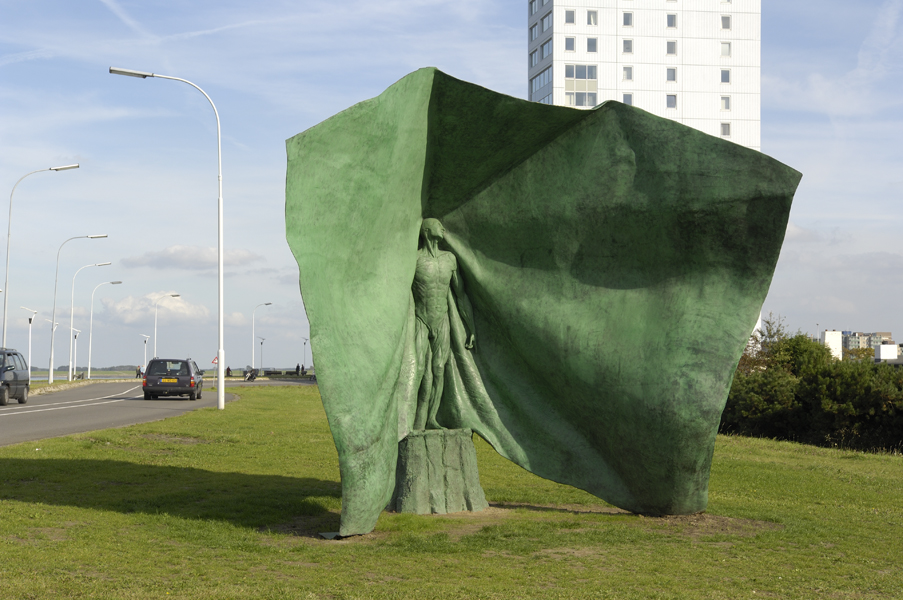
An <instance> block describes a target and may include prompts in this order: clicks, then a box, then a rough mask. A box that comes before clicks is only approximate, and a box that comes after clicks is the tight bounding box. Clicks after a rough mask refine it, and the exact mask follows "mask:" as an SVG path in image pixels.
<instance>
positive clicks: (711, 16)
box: [527, 0, 762, 150]
mask: <svg viewBox="0 0 903 600" xmlns="http://www.w3.org/2000/svg"><path fill="white" fill-rule="evenodd" d="M527 12H528V15H529V19H528V24H527V27H528V33H527V39H528V40H529V43H528V51H527V56H528V65H529V83H528V94H529V96H528V97H529V99H530V100H532V101H534V102H543V103H545V104H556V105H559V106H574V107H578V108H580V107H585V108H592V107H593V106H595V105H597V104H601V103H602V102H605V101H606V100H617V101H619V102H624V103H625V104H632V105H633V106H636V107H639V108H642V109H644V110H647V111H649V112H651V113H653V114H655V115H658V116H661V117H666V118H669V119H673V120H675V121H678V122H680V123H683V124H685V125H688V126H690V127H695V128H696V129H699V130H700V131H704V132H706V133H708V134H711V135H714V136H719V137H722V138H725V139H728V140H730V141H732V142H735V143H738V144H741V145H743V146H747V147H749V148H753V149H756V150H760V149H761V142H760V139H761V130H760V112H761V111H760V104H761V102H760V96H761V94H760V89H761V80H760V71H761V15H762V3H761V0H528V3H527Z"/></svg>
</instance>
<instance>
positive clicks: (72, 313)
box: [69, 261, 113, 381]
mask: <svg viewBox="0 0 903 600" xmlns="http://www.w3.org/2000/svg"><path fill="white" fill-rule="evenodd" d="M111 264H113V263H111V262H109V261H108V262H102V263H92V264H90V265H85V266H84V267H81V269H79V270H78V271H76V272H75V275H73V276H72V303H71V304H70V305H69V332H70V333H71V332H73V331H75V328H74V327H73V323H72V319H73V318H74V316H75V278H76V276H78V274H79V272H80V271H81V270H82V269H87V268H88V267H106V266H107V265H111ZM70 337H71V336H70ZM76 337H77V336H76ZM74 369H75V367H74V366H73V365H72V340H71V339H70V340H69V381H72V372H73V370H74Z"/></svg>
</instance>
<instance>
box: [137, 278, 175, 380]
mask: <svg viewBox="0 0 903 600" xmlns="http://www.w3.org/2000/svg"><path fill="white" fill-rule="evenodd" d="M180 296H181V294H168V295H163V296H160V297H159V298H157V301H156V302H154V358H157V305H158V304H159V303H160V300H162V299H163V298H179V297H180ZM144 364H145V365H146V364H147V360H145V361H144Z"/></svg>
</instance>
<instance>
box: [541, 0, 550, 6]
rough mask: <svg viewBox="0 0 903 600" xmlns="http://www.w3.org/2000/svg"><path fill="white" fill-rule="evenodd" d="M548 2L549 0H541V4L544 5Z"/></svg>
mask: <svg viewBox="0 0 903 600" xmlns="http://www.w3.org/2000/svg"><path fill="white" fill-rule="evenodd" d="M549 2H550V0H542V5H543V6H545V5H546V4H548V3H549Z"/></svg>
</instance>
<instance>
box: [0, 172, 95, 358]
mask: <svg viewBox="0 0 903 600" xmlns="http://www.w3.org/2000/svg"><path fill="white" fill-rule="evenodd" d="M77 168H78V163H76V164H74V165H65V166H62V167H50V168H48V169H38V170H37V171H32V172H31V173H26V174H25V175H23V176H22V178H21V179H19V181H17V182H16V185H14V186H13V191H11V192H10V193H9V222H8V223H7V226H6V281H5V282H4V283H3V289H4V290H9V238H10V236H11V235H12V232H13V194H15V193H16V188H17V187H19V184H20V183H22V179H25V178H26V177H28V176H29V175H34V174H35V173H40V172H42V171H68V170H69V169H77ZM8 298H9V292H7V293H6V296H4V297H3V341H2V343H0V346H2V347H3V348H6V304H7V299H8ZM29 325H30V323H29ZM28 368H29V369H30V368H31V363H28Z"/></svg>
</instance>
